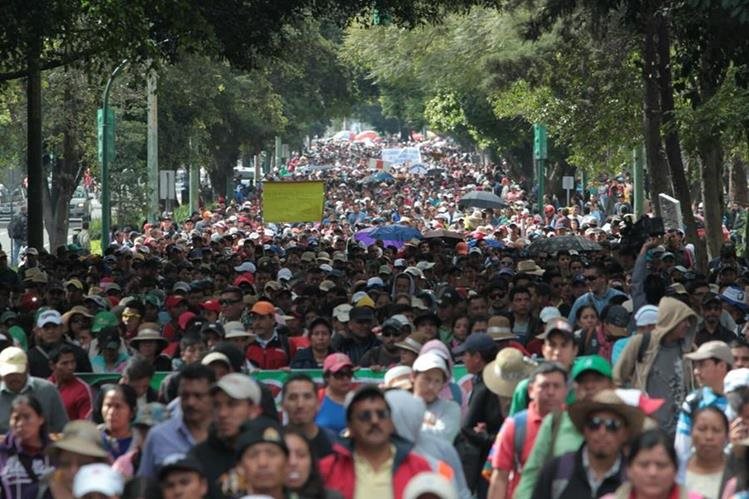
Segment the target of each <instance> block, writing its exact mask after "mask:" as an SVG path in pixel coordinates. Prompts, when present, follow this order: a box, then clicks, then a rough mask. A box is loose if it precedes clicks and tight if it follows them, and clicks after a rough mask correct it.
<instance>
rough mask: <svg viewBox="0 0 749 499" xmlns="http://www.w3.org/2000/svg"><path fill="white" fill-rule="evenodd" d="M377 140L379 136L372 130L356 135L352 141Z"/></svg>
mask: <svg viewBox="0 0 749 499" xmlns="http://www.w3.org/2000/svg"><path fill="white" fill-rule="evenodd" d="M379 138H380V134H379V133H377V132H375V131H374V130H364V131H363V132H361V133H358V134H356V136H355V137H354V140H367V139H369V140H371V141H375V140H378V139H379Z"/></svg>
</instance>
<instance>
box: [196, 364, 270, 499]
mask: <svg viewBox="0 0 749 499" xmlns="http://www.w3.org/2000/svg"><path fill="white" fill-rule="evenodd" d="M211 395H212V396H213V414H214V419H215V421H214V424H213V425H212V427H211V430H210V432H209V433H208V438H207V439H206V440H205V441H204V442H202V443H199V444H198V445H196V446H195V447H193V448H192V450H191V451H190V452H189V453H188V456H189V457H193V458H195V459H196V460H197V461H198V462H200V463H203V471H204V472H205V476H206V478H207V479H208V491H209V493H208V497H210V498H215V499H220V498H222V497H224V495H223V494H222V493H221V487H219V483H218V482H219V481H220V479H221V475H223V474H224V473H226V472H227V471H228V470H230V469H231V468H232V467H233V466H234V464H235V463H236V457H237V449H236V443H237V439H238V438H239V435H240V434H241V428H242V425H243V424H244V423H246V422H247V421H251V420H253V419H256V418H257V417H259V416H260V414H261V411H262V409H261V406H260V399H261V393H260V386H259V385H258V384H257V382H256V381H255V380H253V379H252V378H250V377H249V376H246V375H244V374H240V373H231V374H227V375H226V376H224V377H223V378H221V379H220V380H218V381H217V382H216V384H215V385H213V387H212V388H211Z"/></svg>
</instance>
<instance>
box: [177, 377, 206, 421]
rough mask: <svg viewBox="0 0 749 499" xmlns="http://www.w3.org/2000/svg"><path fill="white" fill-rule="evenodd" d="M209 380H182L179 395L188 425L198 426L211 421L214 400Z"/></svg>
mask: <svg viewBox="0 0 749 499" xmlns="http://www.w3.org/2000/svg"><path fill="white" fill-rule="evenodd" d="M210 388H211V384H210V383H209V382H208V380H207V379H181V380H180V382H179V388H178V389H177V394H178V395H179V398H180V403H181V405H182V414H183V419H184V420H185V422H186V423H191V424H198V423H202V422H204V421H206V420H208V419H210V417H211V414H212V409H213V408H212V403H213V400H212V398H211V394H210Z"/></svg>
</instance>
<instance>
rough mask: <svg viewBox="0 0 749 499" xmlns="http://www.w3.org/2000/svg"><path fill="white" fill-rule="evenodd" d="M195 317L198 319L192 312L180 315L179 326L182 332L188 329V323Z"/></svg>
mask: <svg viewBox="0 0 749 499" xmlns="http://www.w3.org/2000/svg"><path fill="white" fill-rule="evenodd" d="M194 317H197V315H195V314H194V313H192V312H182V313H181V314H179V318H177V324H179V328H180V329H182V330H185V329H187V323H188V322H190V320H191V319H193V318H194Z"/></svg>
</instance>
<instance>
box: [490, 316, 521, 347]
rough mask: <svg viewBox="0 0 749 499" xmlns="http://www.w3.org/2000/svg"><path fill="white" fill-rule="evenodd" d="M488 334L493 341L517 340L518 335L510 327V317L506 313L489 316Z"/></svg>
mask: <svg viewBox="0 0 749 499" xmlns="http://www.w3.org/2000/svg"><path fill="white" fill-rule="evenodd" d="M486 334H488V335H489V336H490V337H491V339H492V340H493V341H504V340H517V339H518V337H517V335H516V334H514V333H513V332H512V329H511V328H510V319H508V318H507V317H505V316H504V315H493V316H491V317H489V322H488V323H487V327H486Z"/></svg>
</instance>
